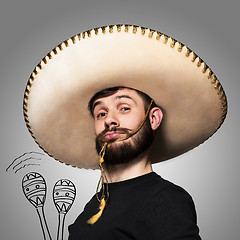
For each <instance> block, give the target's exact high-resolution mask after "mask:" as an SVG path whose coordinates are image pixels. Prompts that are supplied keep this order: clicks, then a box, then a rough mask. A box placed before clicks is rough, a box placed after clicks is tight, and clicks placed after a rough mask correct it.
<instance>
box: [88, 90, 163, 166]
mask: <svg viewBox="0 0 240 240" xmlns="http://www.w3.org/2000/svg"><path fill="white" fill-rule="evenodd" d="M150 103H151V98H150V97H149V96H148V95H146V94H144V93H142V92H140V91H137V90H134V89H130V88H126V87H115V88H109V89H105V90H103V91H100V92H98V93H96V94H95V95H94V96H93V97H92V99H91V100H90V102H89V106H88V107H89V110H90V112H91V114H92V116H93V118H94V127H95V133H96V136H97V137H96V148H97V151H98V153H99V151H100V150H101V148H102V146H103V143H104V142H108V146H107V149H106V154H105V158H104V159H105V162H106V163H107V164H109V165H110V164H121V163H128V162H130V161H132V160H134V159H137V158H138V157H139V156H140V155H141V154H142V153H144V152H145V151H146V150H147V149H148V148H149V146H150V145H151V143H152V141H153V138H154V132H155V131H156V130H157V128H158V127H159V125H160V123H161V120H162V111H161V110H160V108H159V107H158V106H157V105H156V104H155V103H154V102H153V103H152V105H151V109H150V112H149V116H148V117H147V119H146V121H145V123H144V124H143V127H142V128H141V129H140V130H139V132H137V133H136V134H134V132H135V130H136V129H137V128H138V127H139V126H140V124H141V123H142V121H143V120H144V117H145V113H146V111H147V109H148V107H149V105H150ZM132 134H134V135H133V136H132ZM125 137H129V138H127V139H125V140H123V141H116V139H121V138H125Z"/></svg>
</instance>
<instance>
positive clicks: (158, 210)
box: [133, 185, 201, 240]
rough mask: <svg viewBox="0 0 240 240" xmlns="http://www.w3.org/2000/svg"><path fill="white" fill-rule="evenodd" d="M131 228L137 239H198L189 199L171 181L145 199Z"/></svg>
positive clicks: (191, 202) (193, 210) (194, 213)
mask: <svg viewBox="0 0 240 240" xmlns="http://www.w3.org/2000/svg"><path fill="white" fill-rule="evenodd" d="M133 232H134V235H135V236H136V239H138V240H149V239H151V240H155V239H158V240H201V238H200V236H199V228H198V226H197V221H196V210H195V206H194V203H193V200H192V198H191V196H190V195H189V194H188V193H187V192H186V191H185V190H184V189H182V188H180V187H177V186H175V185H174V187H168V188H166V189H163V190H161V191H159V192H157V194H155V195H154V196H153V197H151V199H149V201H148V202H147V203H146V204H145V206H144V208H143V209H141V210H140V212H139V214H138V216H136V220H135V223H134V225H133Z"/></svg>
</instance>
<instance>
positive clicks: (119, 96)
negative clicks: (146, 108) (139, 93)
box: [116, 94, 137, 104]
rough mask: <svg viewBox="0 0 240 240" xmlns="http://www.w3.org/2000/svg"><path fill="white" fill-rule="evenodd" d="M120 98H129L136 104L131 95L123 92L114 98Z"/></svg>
mask: <svg viewBox="0 0 240 240" xmlns="http://www.w3.org/2000/svg"><path fill="white" fill-rule="evenodd" d="M122 98H128V99H131V100H132V101H133V102H134V103H135V104H137V103H136V101H135V100H134V99H133V98H132V97H130V96H129V95H126V94H123V95H118V96H116V99H122Z"/></svg>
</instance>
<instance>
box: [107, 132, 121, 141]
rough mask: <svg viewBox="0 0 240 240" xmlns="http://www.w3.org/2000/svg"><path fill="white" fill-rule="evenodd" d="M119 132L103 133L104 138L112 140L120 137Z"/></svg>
mask: <svg viewBox="0 0 240 240" xmlns="http://www.w3.org/2000/svg"><path fill="white" fill-rule="evenodd" d="M121 134H122V133H121V132H108V133H106V134H105V135H104V140H105V141H109V140H114V139H118V138H120V135H121Z"/></svg>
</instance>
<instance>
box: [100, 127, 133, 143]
mask: <svg viewBox="0 0 240 240" xmlns="http://www.w3.org/2000/svg"><path fill="white" fill-rule="evenodd" d="M130 131H131V129H128V128H120V127H119V128H117V127H114V128H112V129H107V128H106V129H104V130H103V131H102V132H101V133H99V134H98V135H97V137H96V140H97V141H99V142H101V143H104V142H106V140H104V135H105V134H106V133H110V132H118V133H121V134H126V137H129V136H130V135H131V134H130ZM114 141H116V139H112V140H109V141H107V142H108V143H110V142H114Z"/></svg>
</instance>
